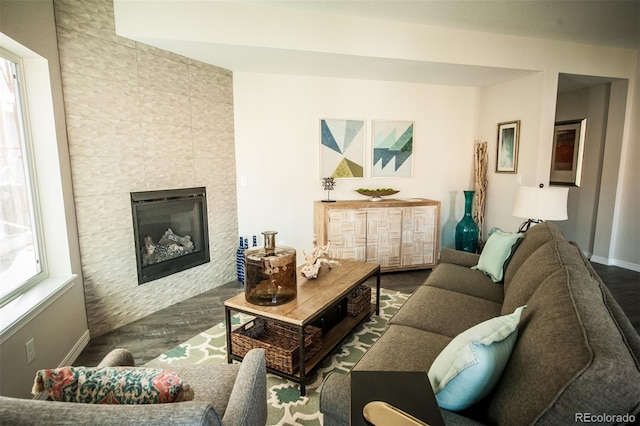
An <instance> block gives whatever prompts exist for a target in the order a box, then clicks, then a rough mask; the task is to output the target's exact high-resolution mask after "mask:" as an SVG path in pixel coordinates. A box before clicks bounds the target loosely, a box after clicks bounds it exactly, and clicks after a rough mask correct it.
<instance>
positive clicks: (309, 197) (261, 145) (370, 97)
mask: <svg viewBox="0 0 640 426" xmlns="http://www.w3.org/2000/svg"><path fill="white" fill-rule="evenodd" d="M233 79H234V106H235V133H236V134H235V140H236V169H237V173H238V177H237V181H238V183H239V184H238V223H239V224H238V228H239V232H240V234H242V235H246V236H250V235H254V234H257V235H260V233H261V232H262V231H265V230H275V231H278V235H277V237H276V243H277V244H278V245H289V246H292V247H294V248H296V249H297V250H298V251H300V250H302V249H306V250H307V252H308V251H309V249H310V248H311V244H312V243H311V241H312V235H313V201H315V200H321V199H323V198H325V197H326V193H325V192H324V191H323V188H322V186H321V179H320V176H319V153H320V147H319V142H320V133H319V129H320V119H322V118H345V119H362V120H365V126H366V148H367V150H366V168H365V176H366V177H365V178H364V179H337V184H336V188H335V191H332V192H331V197H332V199H341V200H345V199H364V197H363V196H361V195H359V194H357V193H356V192H355V190H356V189H358V188H361V187H393V188H395V189H399V190H400V193H399V194H397V195H396V196H395V197H401V198H411V197H424V198H431V199H435V200H440V201H441V202H442V212H441V218H442V222H444V221H445V220H446V218H447V217H448V215H449V191H452V190H455V191H458V202H457V206H456V207H457V210H458V211H457V217H458V218H460V217H461V216H462V211H463V196H462V190H465V189H470V188H471V187H472V170H473V142H474V139H476V138H477V137H476V135H475V128H476V105H477V92H478V89H474V88H466V87H451V86H434V85H424V84H411V83H394V82H379V81H367V80H349V79H333V78H322V77H305V76H291V75H269V74H255V73H238V72H237V73H234V77H233ZM372 119H382V120H384V119H389V120H412V121H414V123H415V124H414V145H413V146H414V162H413V177H411V178H384V179H383V178H375V179H374V178H371V177H370V176H371V172H370V170H371V152H370V148H371V143H370V142H371V141H370V129H371V120H372ZM245 177H246V182H247V185H246V186H243V185H242V182H243V180H244V178H245ZM259 241H261V240H260V239H259ZM260 244H261V243H259V245H260ZM298 257H299V259H298V263H300V258H302V256H301V255H299V256H298Z"/></svg>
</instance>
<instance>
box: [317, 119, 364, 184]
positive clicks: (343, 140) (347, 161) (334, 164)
mask: <svg viewBox="0 0 640 426" xmlns="http://www.w3.org/2000/svg"><path fill="white" fill-rule="evenodd" d="M364 134H365V129H364V120H344V119H321V120H320V177H321V178H325V177H332V178H343V179H348V178H363V177H364V144H365V136H364Z"/></svg>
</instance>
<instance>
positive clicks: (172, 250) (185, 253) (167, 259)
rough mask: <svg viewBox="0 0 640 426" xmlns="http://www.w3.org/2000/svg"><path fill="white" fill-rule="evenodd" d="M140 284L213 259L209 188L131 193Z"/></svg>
mask: <svg viewBox="0 0 640 426" xmlns="http://www.w3.org/2000/svg"><path fill="white" fill-rule="evenodd" d="M131 209H132V212H133V232H134V238H135V244H136V262H137V265H138V284H143V283H146V282H149V281H153V280H157V279H158V278H162V277H166V276H167V275H171V274H175V273H176V272H180V271H184V270H185V269H189V268H193V267H194V266H198V265H202V264H203V263H207V262H209V232H208V227H207V193H206V189H205V188H203V187H200V188H185V189H172V190H163V191H147V192H132V193H131Z"/></svg>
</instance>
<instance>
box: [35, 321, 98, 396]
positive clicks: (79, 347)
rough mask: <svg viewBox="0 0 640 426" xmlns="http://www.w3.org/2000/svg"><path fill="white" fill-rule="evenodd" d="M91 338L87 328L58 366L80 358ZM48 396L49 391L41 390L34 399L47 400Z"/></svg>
mask: <svg viewBox="0 0 640 426" xmlns="http://www.w3.org/2000/svg"><path fill="white" fill-rule="evenodd" d="M89 340H91V336H90V334H89V330H86V331H85V332H84V333H82V336H80V339H78V341H77V342H76V344H75V345H73V348H71V350H70V351H69V353H68V354H67V356H66V357H64V359H63V360H62V362H61V363H60V365H58V368H60V367H64V366H67V365H72V364H73V362H74V361H75V360H76V359H78V357H79V356H80V354H81V353H82V351H83V350H84V348H86V347H87V345H88V344H89ZM48 398H49V394H48V393H47V392H40V393H39V394H37V395H35V396H34V397H33V399H39V400H42V401H45V400H47V399H48Z"/></svg>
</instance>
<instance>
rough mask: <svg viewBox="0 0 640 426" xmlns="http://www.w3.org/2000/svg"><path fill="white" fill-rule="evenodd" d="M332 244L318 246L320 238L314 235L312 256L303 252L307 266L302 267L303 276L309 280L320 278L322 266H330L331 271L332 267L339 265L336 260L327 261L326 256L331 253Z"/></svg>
mask: <svg viewBox="0 0 640 426" xmlns="http://www.w3.org/2000/svg"><path fill="white" fill-rule="evenodd" d="M330 245H331V243H329V244H327V245H326V246H319V245H318V236H317V235H316V234H314V235H313V250H311V255H308V254H307V253H305V251H304V250H302V256H304V260H305V265H304V266H303V267H302V271H301V273H302V276H303V277H305V278H307V279H312V278H318V272H319V271H320V268H321V267H322V265H328V266H329V269H331V267H332V265H334V264H335V265H337V264H339V262H338V261H336V260H330V259H326V258H325V257H324V256H325V255H327V254H328V253H329V246H330Z"/></svg>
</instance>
